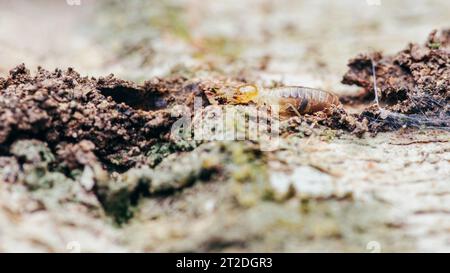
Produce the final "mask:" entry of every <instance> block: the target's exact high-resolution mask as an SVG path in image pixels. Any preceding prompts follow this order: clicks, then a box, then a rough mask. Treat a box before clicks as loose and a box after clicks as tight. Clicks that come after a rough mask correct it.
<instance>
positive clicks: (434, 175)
mask: <svg viewBox="0 0 450 273" xmlns="http://www.w3.org/2000/svg"><path fill="white" fill-rule="evenodd" d="M38 2H39V1H36V3H38ZM61 2H63V1H61ZM429 2H432V3H427V4H426V5H425V6H420V5H411V4H410V3H409V1H404V2H403V1H395V2H394V1H389V2H388V1H383V2H382V5H381V6H379V7H378V6H368V5H367V4H366V3H365V2H364V1H361V3H358V4H355V2H354V1H336V2H334V1H333V2H330V1H324V2H320V1H310V2H301V1H290V0H282V1H276V2H271V1H245V2H242V1H227V2H226V3H222V2H219V1H209V2H205V1H186V2H185V1H163V2H158V1H152V2H151V3H150V2H145V1H127V4H124V3H125V2H123V1H105V2H103V1H102V4H98V3H95V4H94V2H90V1H87V0H86V1H83V4H82V6H81V7H68V6H64V4H62V5H59V4H54V3H53V4H48V3H50V2H45V3H46V4H42V3H40V2H39V4H36V3H35V2H33V4H32V3H28V4H27V5H23V4H20V3H19V2H18V1H10V2H8V1H3V2H2V3H0V6H1V8H0V18H2V19H0V20H3V21H2V24H0V30H1V32H2V33H3V34H4V35H3V36H2V37H0V48H1V49H2V50H0V56H1V58H0V59H2V62H1V63H0V74H3V77H0V90H1V91H0V92H1V93H0V95H1V96H0V104H1V107H0V120H1V123H0V252H7V251H39V252H79V251H83V252H105V251H106V252H130V251H138V252H139V251H171V252H176V251H188V252H196V251H213V252H225V251H255V252H261V251H277V252H299V251H306V252H308V251H327V252H328V251H353V252H380V251H381V252H389V251H393V252H398V251H427V252H435V251H449V250H450V244H449V242H450V236H449V233H448V230H449V229H450V218H449V217H448V215H449V211H448V207H449V205H450V198H449V197H450V195H449V192H450V188H449V182H450V181H449V177H450V172H449V170H450V141H449V140H450V133H449V132H448V131H446V130H442V129H440V128H438V127H437V126H419V125H424V123H423V122H422V123H419V124H416V123H411V122H409V123H408V122H406V123H405V122H403V123H399V118H398V117H402V118H405V117H413V118H416V119H417V118H419V117H423V113H421V111H417V110H418V109H422V110H424V109H426V113H425V114H426V116H427V117H436V116H437V115H436V114H437V112H438V108H439V107H436V106H435V105H434V104H430V102H439V103H442V100H443V99H447V100H446V101H445V103H446V104H445V105H446V106H447V107H448V89H446V90H445V86H447V88H448V76H445V75H447V74H446V73H448V49H447V48H448V45H446V44H445V42H444V41H445V40H446V39H447V40H448V32H443V33H441V34H439V35H438V34H437V33H436V34H433V35H431V36H430V38H429V43H427V44H426V45H425V46H419V45H414V46H410V47H408V48H407V49H406V50H405V51H402V52H400V53H398V54H393V55H389V54H387V55H386V56H388V57H382V56H381V55H378V54H375V55H367V56H372V57H373V58H374V59H375V60H376V65H377V69H376V72H377V79H378V80H377V84H378V90H379V92H380V96H381V99H382V104H381V106H382V107H383V109H385V111H389V112H388V113H389V115H394V114H395V115H399V116H395V115H394V116H389V115H387V116H385V115H383V114H382V113H378V112H377V111H379V109H378V108H377V107H374V106H373V105H372V104H373V103H372V102H367V100H371V99H373V97H371V96H372V95H371V94H373V88H372V87H371V78H370V76H371V67H370V63H368V59H367V57H361V58H359V57H357V58H356V59H355V60H354V61H351V62H350V64H352V63H354V62H355V64H358V65H356V66H351V67H350V71H349V72H348V73H347V74H346V76H345V77H346V78H348V76H349V75H350V74H352V75H353V76H352V79H353V81H354V82H352V83H356V84H358V85H359V86H360V87H362V88H363V89H364V93H361V94H362V95H361V96H358V99H356V97H355V95H351V96H350V97H352V100H353V101H354V103H353V104H345V105H344V106H343V107H337V108H332V109H328V110H327V111H324V112H320V113H316V114H315V115H310V116H302V117H292V118H291V119H289V120H286V121H283V122H282V123H281V124H280V126H281V127H280V129H281V131H280V133H281V138H280V142H279V143H278V147H277V148H276V149H275V150H271V151H262V150H261V146H260V145H261V143H258V142H257V141H248V140H244V141H224V140H215V141H195V140H192V139H187V140H185V139H183V140H181V141H180V140H177V141H174V140H173V139H172V138H170V134H169V132H170V127H171V125H172V124H174V122H176V121H178V120H179V118H180V109H182V108H180V107H179V106H182V107H183V106H187V107H188V108H191V107H192V104H193V99H194V98H195V97H199V98H201V102H202V105H207V104H215V103H217V104H219V105H222V106H226V97H223V96H221V93H220V91H222V90H224V89H223V88H224V87H226V88H229V87H231V88H232V87H233V86H235V85H236V84H242V83H253V82H254V83H257V84H260V85H262V86H268V87H270V86H277V85H282V84H289V85H306V86H311V87H317V88H322V89H325V90H333V91H335V92H336V93H338V94H339V95H343V96H344V95H348V94H351V93H352V91H354V89H352V88H351V87H349V86H348V85H347V86H345V85H341V84H340V83H339V82H340V80H341V77H342V75H344V74H345V63H346V62H347V60H348V59H350V58H351V57H352V56H354V55H355V52H362V51H365V50H367V49H368V48H370V47H376V48H377V49H380V50H383V51H390V52H396V51H398V49H399V48H401V47H402V46H403V45H404V44H405V42H407V41H416V40H417V36H418V33H420V35H423V36H424V37H425V35H426V34H427V32H429V31H430V29H433V28H436V27H438V26H444V27H445V26H448V25H447V24H448V14H447V13H446V12H445V11H447V10H448V8H449V7H448V3H447V2H445V1H432V0H430V1H429ZM39 5H46V6H45V9H42V7H40V6H39ZM37 9H38V10H39V12H36V10H37ZM355 9H357V10H358V12H355ZM10 10H15V11H16V13H18V14H24V16H23V18H30V20H29V21H30V22H28V20H20V21H19V20H17V18H16V17H14V16H13V14H15V13H8V12H6V11H10ZM211 10H213V11H215V12H208V11H211ZM399 10H401V11H402V12H403V11H404V12H405V13H404V14H403V13H402V12H399ZM88 11H92V14H89V12H88ZM138 11H139V12H138ZM144 11H145V12H144ZM324 11H326V12H327V14H328V15H327V16H325V17H326V18H325V17H324V16H319V15H320V14H321V13H322V12H324ZM46 12H47V13H48V14H46V15H49V14H52V15H54V16H48V17H47V16H43V15H45V13H46ZM380 12H382V14H383V16H379V13H380ZM299 14H302V16H299ZM44 17H47V18H44ZM49 18H51V19H49ZM131 18H132V20H131ZM85 22H89V23H88V24H85ZM331 22H332V24H330V23H331ZM33 26H35V27H36V28H37V29H38V30H39V31H38V32H36V33H37V34H38V35H37V36H33V33H32V32H33ZM53 26H58V28H54V27H53ZM205 26H207V27H205ZM309 26H311V27H309ZM330 26H333V27H330ZM334 26H335V27H334ZM23 28H26V29H29V30H30V32H31V33H30V35H29V36H27V37H23V36H21V35H17V33H20V29H23ZM60 29H61V30H60ZM42 31H44V32H45V33H46V32H49V33H50V34H51V35H58V37H60V39H57V41H55V39H42V38H40V35H42ZM446 37H447V38H446ZM48 40H52V43H49V42H48ZM386 40H387V41H388V43H386ZM438 44H439V45H438ZM28 45H30V46H28ZM438 47H439V48H438ZM30 48H31V49H32V50H30V51H29V50H28V49H30ZM40 48H41V49H42V50H39V49H40ZM413 52H414V54H413ZM419 53H420V54H419ZM423 54H424V55H423ZM422 55H423V56H422ZM389 56H393V57H389ZM421 56H422V57H423V59H420V58H422V57H421ZM446 56H447V57H446ZM394 58H395V59H396V60H397V59H398V61H394V60H393V59H394ZM416 58H419V59H420V60H419V59H417V60H416ZM442 60H444V61H445V60H446V63H445V62H444V63H442ZM399 61H400V62H401V63H402V64H401V65H399ZM22 62H25V63H26V64H27V67H29V68H30V70H31V71H32V72H31V73H30V72H29V71H28V70H27V69H26V67H25V66H24V65H19V66H17V67H16V68H15V69H13V70H12V71H11V73H8V70H10V69H11V67H14V65H16V64H17V63H22ZM37 65H44V66H45V67H71V66H74V67H77V71H80V72H82V73H83V74H87V75H95V78H91V77H82V76H80V75H79V74H78V73H77V72H75V70H74V69H63V70H55V71H54V72H49V71H46V70H44V69H37V68H36V67H37ZM403 68H407V69H405V70H404V69H403ZM408 69H409V70H411V71H409V72H408ZM110 72H114V73H115V74H116V75H118V76H117V77H114V76H106V77H102V76H101V75H108V73H110ZM438 72H439V73H438ZM441 72H442V73H441ZM428 77H432V79H438V80H437V81H430V80H427V78H428ZM120 78H122V79H127V80H121V79H120ZM131 80H132V81H131ZM138 82H139V83H138ZM402 83H407V84H406V85H405V86H403V85H402ZM414 84H415V85H417V86H419V87H421V89H418V91H420V92H419V93H416V89H411V88H410V86H411V85H414ZM436 88H437V89H436ZM424 92H425V93H424ZM408 94H411V96H412V98H416V95H424V94H425V95H426V94H431V96H432V98H433V100H422V101H421V103H423V104H420V105H421V107H422V106H423V107H425V108H415V106H413V105H412V104H411V100H410V97H408ZM343 96H342V97H343ZM424 97H425V98H428V97H429V96H428V95H427V96H424ZM359 98H362V101H363V102H364V103H359ZM440 109H444V108H443V107H442V108H440ZM447 109H448V108H447ZM440 112H441V114H442V113H443V114H445V112H442V111H440ZM365 113H367V114H365ZM208 114H211V115H210V116H208V117H209V119H206V121H205V123H206V124H207V125H211V127H212V128H213V127H214V122H215V121H216V120H217V119H218V118H220V116H217V115H214V113H208ZM380 114H382V115H380ZM377 115H380V116H379V117H380V118H381V119H383V117H387V118H386V119H388V118H389V117H390V118H391V119H388V121H389V123H386V122H384V123H383V120H380V119H378V120H377V119H376V118H371V117H378V116H377ZM394 117H395V119H394ZM444 117H445V116H444ZM407 121H408V120H407ZM393 122H396V123H395V124H397V125H398V124H400V125H401V126H391V125H392V124H393ZM388 125H389V126H388ZM404 125H406V126H404ZM425 125H430V124H428V123H426V124H425ZM432 125H436V124H432ZM403 127H405V128H403ZM428 127H434V128H428ZM367 131H369V132H379V133H378V134H376V135H370V134H367V133H366V132H367ZM386 131H387V132H386ZM212 134H214V131H213V132H212Z"/></svg>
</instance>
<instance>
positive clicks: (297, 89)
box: [260, 86, 340, 115]
mask: <svg viewBox="0 0 450 273" xmlns="http://www.w3.org/2000/svg"><path fill="white" fill-rule="evenodd" d="M264 93H265V94H262V96H261V97H260V102H263V103H265V104H269V105H276V104H277V105H278V106H279V107H280V113H281V114H282V115H291V114H292V113H294V114H295V113H296V112H297V113H299V114H310V113H314V112H317V111H321V110H324V109H325V108H327V107H330V106H332V105H339V104H340V102H339V98H338V97H337V96H336V95H333V94H332V93H330V92H327V91H323V90H320V89H314V88H308V87H302V86H285V87H278V88H273V89H270V90H267V91H265V92H264Z"/></svg>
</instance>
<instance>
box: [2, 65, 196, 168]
mask: <svg viewBox="0 0 450 273" xmlns="http://www.w3.org/2000/svg"><path fill="white" fill-rule="evenodd" d="M0 87H1V89H0V153H1V154H8V151H9V147H10V145H11V144H12V143H13V142H14V141H16V140H17V139H38V140H42V141H45V142H46V143H48V145H49V147H50V149H52V150H55V149H56V146H58V149H60V148H61V146H67V145H68V144H69V145H70V144H76V145H77V143H79V142H81V141H89V142H90V144H89V145H88V146H92V147H91V148H92V149H90V150H92V152H93V153H94V154H95V155H96V156H98V157H99V159H100V161H101V162H103V163H104V164H105V165H107V166H108V165H109V166H113V167H117V168H129V167H131V166H133V165H135V164H136V162H137V161H138V159H136V157H135V156H136V155H139V154H143V153H145V152H146V151H148V150H149V149H150V147H152V145H153V144H154V143H155V142H157V141H158V140H160V139H161V138H164V137H165V134H166V133H167V132H168V131H170V128H171V125H172V124H173V122H174V121H176V120H177V117H176V116H173V115H172V113H171V106H173V105H175V104H184V105H189V104H190V103H191V101H192V100H189V99H187V98H188V97H193V96H195V94H196V93H195V92H197V93H198V92H201V91H200V90H199V89H198V88H197V85H196V83H195V82H189V81H188V80H187V79H185V78H180V77H178V78H176V77H174V78H172V79H166V80H162V79H153V80H151V81H148V82H146V83H144V85H142V86H138V85H136V84H135V83H132V82H128V81H124V80H119V79H116V78H114V76H113V75H110V76H108V77H103V78H99V79H95V78H88V77H81V76H80V75H79V74H78V73H77V72H76V71H74V70H73V69H71V68H69V69H68V70H67V71H62V70H59V69H56V70H55V71H54V72H49V71H47V70H44V69H42V68H39V69H38V71H37V73H36V75H34V76H32V75H31V74H30V72H29V70H28V69H27V68H26V67H25V65H23V64H22V65H19V66H17V67H16V68H14V69H13V70H11V71H10V75H9V77H7V78H6V79H3V78H1V79H0ZM82 146H86V145H82ZM61 149H62V148H61ZM69 150H70V149H69ZM66 152H68V150H67V149H66V151H64V149H62V150H61V153H62V154H65V153H66ZM68 163H69V164H68V166H69V167H75V166H76V165H77V164H72V163H74V162H68Z"/></svg>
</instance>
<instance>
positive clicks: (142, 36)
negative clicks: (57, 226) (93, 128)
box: [0, 0, 450, 92]
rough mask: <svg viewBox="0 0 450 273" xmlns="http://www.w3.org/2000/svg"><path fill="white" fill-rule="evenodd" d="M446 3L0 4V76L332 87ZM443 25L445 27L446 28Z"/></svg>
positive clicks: (442, 17) (51, 0) (56, 0)
mask: <svg viewBox="0 0 450 273" xmlns="http://www.w3.org/2000/svg"><path fill="white" fill-rule="evenodd" d="M449 14H450V1H439V0H421V1H411V0H402V1H386V0H341V1H331V0H320V1H312V0H310V1H294V0H278V1H272V0H258V1H257V0H246V1H242V0H228V1H205V0H184V1H181V0H166V1H160V0H152V1H140V0H132V1H119V0H106V1H93V0H45V1H44V0H38V1H15V0H1V1H0V75H1V76H4V75H6V74H7V73H8V71H9V70H10V69H11V68H13V67H14V66H15V65H17V64H19V63H25V64H26V65H27V66H28V67H29V68H30V69H31V70H32V71H33V70H35V69H36V67H37V66H42V67H44V68H46V69H54V68H56V67H58V68H63V69H64V68H67V67H74V68H75V69H76V70H77V71H78V72H80V73H81V74H82V75H89V76H102V75H107V74H109V73H114V74H116V75H117V76H119V77H121V78H125V79H130V80H134V81H138V82H141V81H143V80H145V79H148V78H150V77H152V76H164V75H168V74H171V73H186V74H187V75H189V76H205V75H208V74H211V73H220V74H224V75H230V76H239V75H241V76H242V75H252V76H254V77H257V78H258V79H260V80H261V81H263V82H267V83H270V82H271V81H283V82H284V83H286V84H299V85H309V86H312V87H322V88H328V89H331V90H335V91H338V92H339V91H341V90H342V91H345V90H349V87H345V86H342V85H341V84H340V80H341V77H342V75H343V73H344V72H345V71H346V63H347V61H348V59H349V58H352V57H354V56H356V55H357V54H358V53H361V52H367V51H370V50H382V51H384V52H387V53H393V52H397V51H398V50H400V49H403V48H404V47H405V46H406V44H407V43H408V42H418V43H423V42H424V41H425V39H426V37H427V34H428V33H429V32H430V31H431V30H432V29H435V28H443V27H446V26H448V23H449ZM446 24H447V25H446Z"/></svg>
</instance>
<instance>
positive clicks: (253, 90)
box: [233, 84, 259, 104]
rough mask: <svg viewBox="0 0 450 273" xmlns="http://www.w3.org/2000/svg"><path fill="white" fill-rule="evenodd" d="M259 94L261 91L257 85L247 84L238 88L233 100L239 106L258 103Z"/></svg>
mask: <svg viewBox="0 0 450 273" xmlns="http://www.w3.org/2000/svg"><path fill="white" fill-rule="evenodd" d="M258 94H259V90H258V87H257V86H256V85H255V84H245V85H241V86H239V87H237V88H236V92H235V94H234V96H233V99H234V100H235V103H237V104H247V103H250V102H253V103H256V98H257V97H258Z"/></svg>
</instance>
